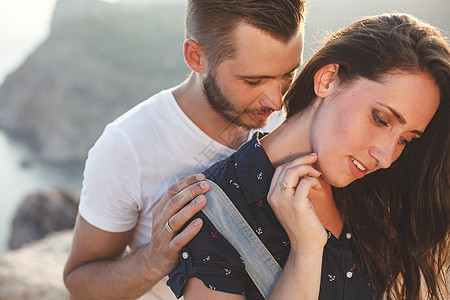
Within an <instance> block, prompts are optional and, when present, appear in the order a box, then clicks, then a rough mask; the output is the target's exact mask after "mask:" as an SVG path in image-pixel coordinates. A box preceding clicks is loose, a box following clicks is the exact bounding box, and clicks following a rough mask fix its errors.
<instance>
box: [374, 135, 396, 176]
mask: <svg viewBox="0 0 450 300" xmlns="http://www.w3.org/2000/svg"><path fill="white" fill-rule="evenodd" d="M399 146H400V145H399V144H398V140H397V139H392V138H389V139H384V140H383V141H380V142H379V143H377V144H376V145H374V146H373V147H371V148H370V149H369V154H370V155H371V156H372V157H373V158H374V159H375V160H376V163H377V166H378V167H379V168H382V169H387V168H389V167H390V166H391V164H392V163H393V162H394V161H395V160H396V159H397V157H398V156H399V155H400V154H401V150H400V149H399Z"/></svg>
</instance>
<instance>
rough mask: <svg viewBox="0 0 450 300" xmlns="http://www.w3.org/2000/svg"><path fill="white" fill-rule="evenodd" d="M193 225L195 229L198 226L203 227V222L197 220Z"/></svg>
mask: <svg viewBox="0 0 450 300" xmlns="http://www.w3.org/2000/svg"><path fill="white" fill-rule="evenodd" d="M192 225H194V226H195V227H198V226H200V225H202V221H201V220H200V219H195V220H194V222H192Z"/></svg>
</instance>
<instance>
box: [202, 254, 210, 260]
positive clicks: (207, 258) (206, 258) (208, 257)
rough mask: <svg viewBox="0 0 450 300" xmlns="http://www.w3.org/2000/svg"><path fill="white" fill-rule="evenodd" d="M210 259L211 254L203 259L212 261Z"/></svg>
mask: <svg viewBox="0 0 450 300" xmlns="http://www.w3.org/2000/svg"><path fill="white" fill-rule="evenodd" d="M210 260H211V257H210V256H209V255H208V256H207V257H205V258H204V259H203V261H210Z"/></svg>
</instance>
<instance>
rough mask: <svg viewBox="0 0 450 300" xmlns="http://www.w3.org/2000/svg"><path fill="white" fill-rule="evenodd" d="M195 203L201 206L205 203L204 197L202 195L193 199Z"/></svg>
mask: <svg viewBox="0 0 450 300" xmlns="http://www.w3.org/2000/svg"><path fill="white" fill-rule="evenodd" d="M194 201H195V203H197V204H203V203H205V201H206V197H205V196H203V195H200V196H198V197H197V198H195V200H194Z"/></svg>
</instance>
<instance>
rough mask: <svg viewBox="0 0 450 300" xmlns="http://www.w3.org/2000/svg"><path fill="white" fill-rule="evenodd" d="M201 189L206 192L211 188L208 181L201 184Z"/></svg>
mask: <svg viewBox="0 0 450 300" xmlns="http://www.w3.org/2000/svg"><path fill="white" fill-rule="evenodd" d="M200 187H201V188H202V189H204V190H206V189H207V188H208V187H209V183H207V182H206V181H203V182H202V183H200Z"/></svg>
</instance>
